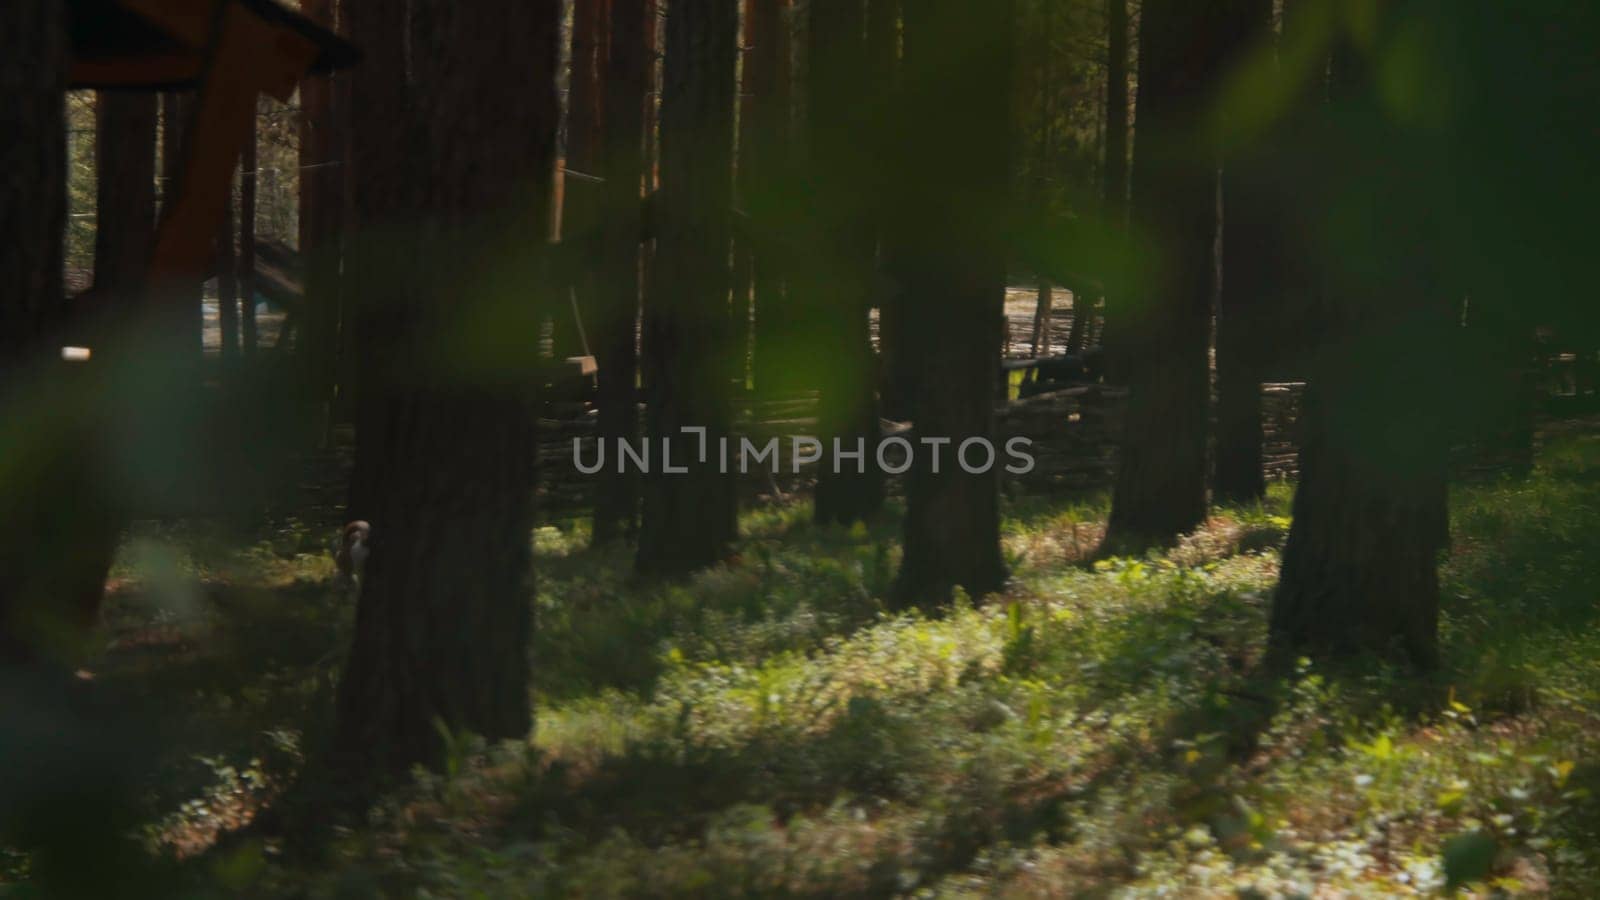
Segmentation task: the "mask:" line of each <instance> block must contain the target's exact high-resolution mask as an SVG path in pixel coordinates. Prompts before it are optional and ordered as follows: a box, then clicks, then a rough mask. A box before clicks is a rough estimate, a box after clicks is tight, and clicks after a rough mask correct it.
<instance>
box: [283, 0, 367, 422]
mask: <svg viewBox="0 0 1600 900" xmlns="http://www.w3.org/2000/svg"><path fill="white" fill-rule="evenodd" d="M359 2H364V0H354V2H352V3H351V6H354V5H356V4H357V3H359ZM300 11H301V12H302V13H303V14H304V15H305V16H306V17H307V18H309V19H311V20H312V21H313V22H316V23H318V24H320V25H324V26H327V27H329V28H332V27H333V25H334V0H301V4H300ZM362 46H363V49H368V48H367V46H366V45H362ZM332 100H333V78H332V76H329V75H308V76H307V77H306V78H305V79H304V80H303V81H301V83H300V234H299V241H300V258H301V259H302V260H304V264H305V279H306V283H305V299H304V303H305V309H304V310H302V316H301V322H302V325H301V331H300V337H301V339H302V340H301V347H300V351H301V354H302V358H303V360H304V362H303V365H304V372H305V378H306V382H305V391H306V394H305V402H306V404H307V407H308V408H309V409H311V410H313V413H312V415H313V417H314V419H316V420H319V422H320V427H321V428H323V429H324V430H325V427H326V418H325V417H326V416H328V415H329V414H330V410H329V405H328V404H329V403H330V401H331V400H332V398H333V392H334V381H335V377H336V375H337V372H338V352H339V302H340V296H339V295H340V288H339V271H340V263H339V256H340V247H339V239H338V227H339V220H340V218H341V217H340V211H341V209H340V208H341V207H342V205H343V193H344V192H343V188H342V187H341V177H342V174H343V173H342V166H341V165H340V164H339V163H340V160H339V159H338V158H337V156H336V153H335V143H334V132H335V130H336V129H335V121H334V109H333V102H332ZM380 133H382V132H380Z"/></svg>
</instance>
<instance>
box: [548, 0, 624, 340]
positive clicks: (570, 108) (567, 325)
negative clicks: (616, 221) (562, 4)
mask: <svg viewBox="0 0 1600 900" xmlns="http://www.w3.org/2000/svg"><path fill="white" fill-rule="evenodd" d="M610 16H611V3H610V0H574V2H573V14H572V43H571V51H570V57H569V69H570V79H569V82H568V90H567V111H566V112H567V125H566V157H565V166H564V168H565V169H566V170H569V171H571V172H575V173H577V174H575V175H569V174H567V172H566V171H563V172H562V173H559V174H558V175H557V177H558V178H559V179H560V180H561V185H562V188H561V223H560V235H559V237H560V241H561V253H560V263H559V269H560V271H561V273H562V278H563V279H564V280H565V281H566V283H567V287H566V288H565V289H564V290H563V291H562V292H561V294H560V295H559V296H557V297H556V298H555V300H556V304H555V306H554V307H552V309H551V326H552V328H551V346H552V349H553V350H554V354H555V358H556V359H558V360H561V359H566V358H568V357H572V356H579V355H583V354H584V353H585V352H593V349H594V348H593V347H588V348H587V351H586V348H585V338H586V334H585V331H584V328H583V327H580V322H579V317H580V316H582V315H584V314H585V313H586V312H587V311H588V310H589V309H590V308H591V306H592V305H593V304H592V298H593V295H594V293H595V290H596V288H595V284H594V280H595V277H596V272H597V269H598V266H599V259H598V256H597V253H598V247H599V237H598V230H599V228H600V211H601V199H600V195H601V190H602V188H601V186H600V185H599V184H597V183H596V182H594V181H592V180H591V179H592V177H593V176H596V175H602V174H603V171H602V170H603V168H604V165H603V161H602V159H601V155H600V154H601V153H602V152H603V149H604V147H605V121H606V120H605V80H604V76H605V71H606V55H607V47H606V45H607V43H608V41H607V38H608V31H609V28H610V24H609V21H610ZM583 324H584V325H586V324H587V323H583Z"/></svg>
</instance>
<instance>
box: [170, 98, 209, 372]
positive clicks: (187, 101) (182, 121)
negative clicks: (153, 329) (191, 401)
mask: <svg viewBox="0 0 1600 900" xmlns="http://www.w3.org/2000/svg"><path fill="white" fill-rule="evenodd" d="M161 101H162V105H161V182H162V188H161V202H162V207H161V214H162V215H163V216H165V215H166V214H167V209H168V204H169V203H170V202H171V201H173V200H175V199H176V198H177V196H178V187H179V185H180V183H181V182H182V172H183V167H184V165H185V163H186V161H187V160H188V158H189V125H190V122H189V120H190V118H191V117H192V116H193V114H194V107H195V96H194V94H193V92H190V91H182V92H174V93H170V94H163V95H162V98H161ZM164 290H166V291H167V296H165V297H164V298H163V299H162V301H161V302H162V303H164V304H167V303H170V304H171V309H172V310H173V318H172V322H173V327H174V328H175V329H178V330H177V331H175V332H174V333H173V334H171V335H169V337H170V338H171V339H172V340H173V343H174V345H175V346H177V347H181V348H182V349H183V352H184V353H189V354H193V358H194V359H199V357H200V350H201V347H202V338H203V337H204V334H205V331H204V325H205V315H204V310H203V308H202V307H201V305H200V290H201V283H200V282H199V281H198V280H196V279H184V280H182V282H181V283H178V284H173V285H167V286H165V287H164ZM176 291H182V292H183V293H182V294H181V295H178V294H176V293H174V292H176Z"/></svg>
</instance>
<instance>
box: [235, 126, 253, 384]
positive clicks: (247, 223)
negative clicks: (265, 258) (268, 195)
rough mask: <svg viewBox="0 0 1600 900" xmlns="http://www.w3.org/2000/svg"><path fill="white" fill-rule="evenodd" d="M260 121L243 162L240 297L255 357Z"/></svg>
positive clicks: (247, 348)
mask: <svg viewBox="0 0 1600 900" xmlns="http://www.w3.org/2000/svg"><path fill="white" fill-rule="evenodd" d="M257 165H258V163H257V161H256V123H255V120H254V119H252V120H251V122H250V138H249V140H247V141H245V144H244V154H243V156H242V157H241V162H240V164H239V298H240V300H241V301H242V303H243V306H242V307H241V309H240V318H239V324H240V332H241V337H242V338H243V341H244V355H245V356H247V357H248V356H254V355H255V352H256V349H257V341H258V338H257V336H256V167H257Z"/></svg>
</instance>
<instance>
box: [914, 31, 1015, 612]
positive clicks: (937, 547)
mask: <svg viewBox="0 0 1600 900" xmlns="http://www.w3.org/2000/svg"><path fill="white" fill-rule="evenodd" d="M1011 13H1012V9H1011V4H1010V3H1000V4H993V3H979V2H978V0H964V2H952V3H940V4H933V3H921V2H917V3H908V4H907V5H906V6H905V32H904V33H905V77H904V80H903V82H902V83H903V85H904V102H905V106H906V110H907V114H908V118H907V121H908V122H909V123H912V124H913V125H914V126H915V130H916V131H918V132H919V133H926V134H939V135H940V139H939V140H937V141H929V142H926V143H925V144H924V145H923V146H922V147H920V148H915V152H908V155H907V156H904V157H897V158H896V162H897V163H898V164H899V168H900V169H901V175H900V179H898V180H897V188H898V196H897V198H896V203H895V208H896V210H897V211H898V213H899V215H900V216H901V218H900V220H899V230H900V233H902V234H904V235H905V236H906V240H907V245H906V246H907V250H908V259H907V265H906V268H905V271H906V273H907V278H908V288H909V291H910V296H913V297H916V298H917V304H918V306H917V315H916V317H915V318H914V319H911V320H910V321H908V322H907V324H908V325H909V326H910V332H911V340H910V348H911V349H912V351H913V352H914V353H916V354H918V355H919V356H921V358H922V360H923V369H922V372H921V374H920V377H919V379H918V385H917V393H916V401H915V406H914V407H913V410H912V412H913V415H914V416H915V420H916V434H917V437H918V439H919V441H926V440H929V439H933V440H939V439H948V440H949V441H950V443H949V444H947V445H944V447H943V450H942V458H941V459H940V460H939V463H938V465H937V467H936V466H935V465H934V456H933V452H934V451H933V448H931V447H930V446H929V445H927V444H923V443H919V445H918V446H917V448H916V449H917V451H918V453H917V459H916V464H915V465H914V466H913V467H912V469H911V471H910V473H909V478H908V481H907V485H906V519H905V557H904V560H903V561H902V563H901V567H900V573H899V576H898V578H897V580H896V585H895V591H894V596H895V601H896V603H897V604H898V605H900V606H937V605H939V604H941V603H943V602H945V601H946V600H947V599H948V597H949V596H950V593H951V591H952V589H953V588H955V587H958V586H959V587H961V588H963V589H965V590H966V592H967V593H968V594H970V595H971V596H973V597H975V598H976V597H980V596H982V595H984V594H987V593H989V592H991V591H995V590H997V589H999V588H1000V587H1001V586H1002V584H1003V583H1004V581H1005V577H1006V576H1005V565H1004V563H1003V562H1002V559H1001V554H1000V511H999V476H998V472H999V466H1001V465H1003V464H1004V460H1005V456H1004V453H1003V451H1002V450H1001V448H998V447H996V448H995V449H996V450H997V451H1001V452H998V453H997V454H996V455H997V457H998V458H997V459H996V460H995V461H994V464H993V467H991V468H987V469H984V468H983V467H982V465H981V464H982V463H983V462H984V458H983V457H984V454H983V453H982V452H980V451H978V450H974V449H971V448H969V453H970V454H973V455H969V457H968V459H969V460H970V461H971V463H972V464H973V468H975V469H980V470H982V471H981V472H980V473H979V474H973V473H969V472H968V471H966V470H965V469H964V468H963V467H962V466H961V465H960V464H959V460H958V457H959V451H960V448H961V447H962V446H963V445H964V444H967V443H968V442H973V447H979V446H981V443H982V442H985V441H987V442H990V444H991V445H992V442H993V438H994V427H993V426H994V405H993V403H994V384H995V381H996V379H997V378H998V375H999V359H998V357H997V356H996V354H995V348H996V347H997V346H999V343H1000V335H999V334H998V332H997V327H998V325H999V324H1000V321H1001V310H1002V304H1003V302H1004V298H1005V276H1006V253H1005V247H1004V240H1003V236H1002V231H1003V225H1004V223H1005V222H1006V221H1007V209H1006V193H1007V191H1006V186H1007V184H1008V183H1009V176H1008V174H1007V173H1008V172H1009V166H1008V157H1009V147H1008V143H1009V141H1008V138H1007V135H1008V131H1009V127H1008V126H1009V123H1010V114H1009V109H1008V105H1009V104H1008V102H1007V101H1008V98H1009V97H1010V87H1009V78H1010V74H1009V69H1010V54H1011V40H1012V38H1011V28H1012V18H1011ZM907 149H908V151H911V150H912V149H913V148H909V147H908V148H907Z"/></svg>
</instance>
